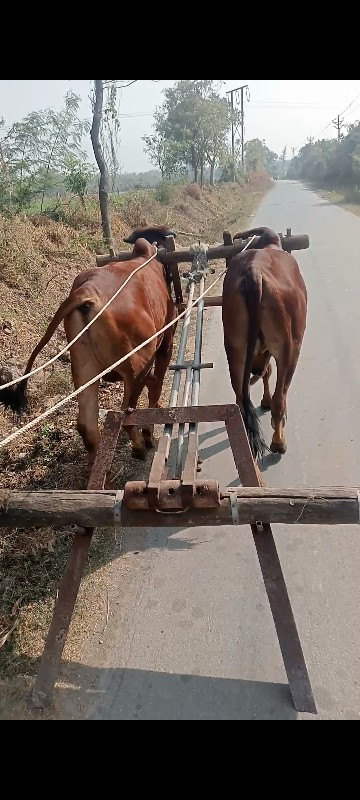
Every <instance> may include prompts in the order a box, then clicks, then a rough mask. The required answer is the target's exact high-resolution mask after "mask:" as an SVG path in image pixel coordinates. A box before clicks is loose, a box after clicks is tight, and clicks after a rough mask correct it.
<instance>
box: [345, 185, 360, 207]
mask: <svg viewBox="0 0 360 800" xmlns="http://www.w3.org/2000/svg"><path fill="white" fill-rule="evenodd" d="M345 202H346V203H359V204H360V187H359V186H354V188H353V189H348V191H347V192H346V195H345Z"/></svg>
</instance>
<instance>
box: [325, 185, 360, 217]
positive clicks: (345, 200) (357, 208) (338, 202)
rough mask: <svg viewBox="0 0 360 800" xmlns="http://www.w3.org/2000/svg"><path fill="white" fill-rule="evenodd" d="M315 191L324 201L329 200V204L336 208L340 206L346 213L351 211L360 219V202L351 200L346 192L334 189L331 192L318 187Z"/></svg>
mask: <svg viewBox="0 0 360 800" xmlns="http://www.w3.org/2000/svg"><path fill="white" fill-rule="evenodd" d="M313 188H314V191H315V192H316V193H317V194H319V195H320V197H323V198H324V200H327V201H328V203H332V204H333V205H335V206H340V208H343V209H344V210H345V211H350V212H351V213H352V214H355V216H357V217H360V202H359V203H356V202H352V201H351V200H350V197H349V195H348V194H347V192H346V191H345V190H343V191H342V190H338V189H333V190H331V191H329V190H325V189H318V188H317V187H313Z"/></svg>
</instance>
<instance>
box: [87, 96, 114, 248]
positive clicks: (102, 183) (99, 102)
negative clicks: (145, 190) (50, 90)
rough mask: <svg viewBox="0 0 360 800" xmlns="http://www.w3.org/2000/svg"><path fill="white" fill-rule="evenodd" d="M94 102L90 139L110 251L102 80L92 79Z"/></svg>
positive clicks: (111, 241)
mask: <svg viewBox="0 0 360 800" xmlns="http://www.w3.org/2000/svg"><path fill="white" fill-rule="evenodd" d="M94 85H95V102H94V111H93V122H92V127H91V141H92V146H93V150H94V156H95V159H96V163H97V165H98V167H99V172H100V180H99V203H100V213H101V224H102V229H103V235H104V241H105V244H106V246H107V247H108V248H109V250H110V252H111V251H112V250H113V249H114V245H113V240H112V234H111V226H110V216H109V183H110V181H109V171H108V168H107V166H106V161H105V158H104V154H103V150H102V147H101V142H100V130H101V119H102V111H103V103H104V81H94Z"/></svg>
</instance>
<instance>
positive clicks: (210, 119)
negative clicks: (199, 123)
mask: <svg viewBox="0 0 360 800" xmlns="http://www.w3.org/2000/svg"><path fill="white" fill-rule="evenodd" d="M203 111H204V135H205V154H206V159H207V162H208V164H209V166H210V186H213V185H214V172H215V168H216V166H217V165H218V164H219V163H220V161H221V159H222V158H223V156H224V154H225V153H226V151H227V149H228V147H227V136H228V132H229V130H230V126H231V109H230V106H229V103H228V101H227V100H225V99H224V98H221V97H219V96H218V95H217V94H215V93H214V94H213V95H212V96H210V97H209V98H207V99H206V101H205V103H204V104H203Z"/></svg>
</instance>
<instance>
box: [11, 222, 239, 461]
mask: <svg viewBox="0 0 360 800" xmlns="http://www.w3.org/2000/svg"><path fill="white" fill-rule="evenodd" d="M254 239H255V236H253V237H252V239H250V241H249V242H248V244H247V245H246V247H244V250H247V248H248V247H250V245H251V243H252V242H253V241H254ZM243 252H244V251H243ZM154 257H155V256H153V257H152V258H154ZM150 261H151V259H150ZM141 266H143V267H144V266H145V264H142V265H141ZM138 269H140V267H138ZM225 274H226V269H224V271H223V272H222V273H221V275H219V276H218V277H217V278H216V280H215V281H213V283H212V284H211V285H210V286H209V287H208V288H207V289H205V291H204V292H202V294H201V295H200V296H199V297H198V298H197V299H196V300H195V301H194V302H193V303H192V305H191V307H190V309H189V308H186V309H185V311H183V312H182V313H181V314H179V315H178V316H177V317H175V319H173V320H172V321H171V322H169V323H168V324H167V325H165V326H164V327H163V328H162V329H161V330H160V331H157V333H154V334H153V335H152V336H150V338H149V339H146V341H145V342H142V343H141V344H139V345H138V346H137V347H135V348H134V350H131V352H130V353H128V354H127V355H126V356H123V357H122V358H120V359H119V361H115V363H114V364H112V365H111V366H110V367H107V368H106V369H104V370H103V372H100V373H99V375H96V377H95V378H92V379H91V381H88V382H87V383H85V384H84V386H80V387H79V389H76V391H75V392H72V394H69V395H68V396H67V397H64V398H63V400H60V401H59V403H56V405H55V406H52V408H48V409H47V411H44V412H43V414H40V416H38V417H36V418H35V419H33V420H31V422H28V423H27V424H26V425H24V426H23V427H22V428H19V429H18V430H17V431H14V432H13V433H11V434H10V435H9V436H6V438H5V439H2V441H0V449H1V448H3V447H5V446H6V445H7V444H10V442H13V441H14V439H17V438H18V436H21V434H22V433H26V432H27V431H30V430H31V429H32V428H35V426H36V425H38V423H39V422H41V421H42V420H43V419H46V418H47V417H50V416H51V414H53V413H54V411H58V410H59V409H60V408H62V407H63V406H65V405H67V403H70V401H71V400H74V399H75V397H78V395H79V394H82V392H84V391H85V389H88V388H89V387H90V386H92V385H93V384H94V383H97V382H98V381H100V380H101V378H104V377H105V375H108V373H109V372H112V371H113V370H115V369H117V367H119V366H120V365H121V364H123V363H124V361H127V360H128V358H131V356H134V355H135V354H136V353H138V352H139V350H142V348H143V347H146V346H147V345H148V344H151V342H153V341H154V339H157V338H158V336H161V335H162V334H163V333H166V331H167V330H169V328H171V327H172V326H173V325H175V324H176V323H177V322H178V321H179V319H182V317H184V316H185V314H188V313H189V310H190V311H191V310H192V309H193V308H194V307H195V306H196V305H197V304H198V303H199V302H200V300H202V298H203V297H205V296H206V295H207V294H209V292H210V291H211V289H213V287H214V286H216V284H217V283H219V281H220V280H221V278H223V277H224V275H225ZM129 277H131V276H129ZM123 285H124V284H123Z"/></svg>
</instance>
